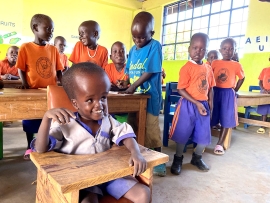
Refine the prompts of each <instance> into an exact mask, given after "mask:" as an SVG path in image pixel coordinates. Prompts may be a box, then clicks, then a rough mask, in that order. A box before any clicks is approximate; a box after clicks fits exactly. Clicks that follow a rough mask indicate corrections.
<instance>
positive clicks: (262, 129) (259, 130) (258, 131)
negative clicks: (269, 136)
mask: <svg viewBox="0 0 270 203" xmlns="http://www.w3.org/2000/svg"><path fill="white" fill-rule="evenodd" d="M257 133H258V134H264V133H265V129H264V128H259V129H258V130H257Z"/></svg>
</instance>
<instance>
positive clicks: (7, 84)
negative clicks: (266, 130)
mask: <svg viewBox="0 0 270 203" xmlns="http://www.w3.org/2000/svg"><path fill="white" fill-rule="evenodd" d="M3 82H4V88H15V87H18V86H21V85H22V81H21V80H3Z"/></svg>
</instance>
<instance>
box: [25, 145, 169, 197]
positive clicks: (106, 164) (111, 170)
mask: <svg viewBox="0 0 270 203" xmlns="http://www.w3.org/2000/svg"><path fill="white" fill-rule="evenodd" d="M139 147H140V151H141V153H142V155H143V157H144V158H145V160H146V161H147V168H152V167H154V166H157V165H159V164H162V163H165V162H168V161H169V156H168V155H166V154H163V153H160V152H156V151H153V150H151V149H148V148H145V147H143V146H141V145H139ZM30 157H31V160H32V161H33V163H34V164H35V165H36V167H37V168H38V169H40V170H42V171H45V172H46V173H47V174H48V178H49V179H50V181H52V182H53V184H54V185H58V187H59V189H60V190H61V191H62V193H68V192H71V191H74V190H78V189H83V188H87V187H90V186H93V185H97V184H101V183H104V182H108V181H110V180H114V179H116V178H119V177H124V176H127V175H130V174H132V173H133V166H129V164H128V161H129V158H130V152H129V151H128V150H127V148H126V147H125V146H121V147H118V146H116V147H113V148H111V149H110V150H107V151H105V152H102V153H98V154H92V155H67V154H60V153H57V152H47V153H42V154H38V153H37V152H33V153H31V155H30Z"/></svg>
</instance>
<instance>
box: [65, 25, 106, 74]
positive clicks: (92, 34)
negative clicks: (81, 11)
mask: <svg viewBox="0 0 270 203" xmlns="http://www.w3.org/2000/svg"><path fill="white" fill-rule="evenodd" d="M99 37H100V26H99V24H98V23H97V22H96V21H93V20H88V21H84V22H82V24H81V25H80V26H79V39H80V41H79V42H77V43H76V44H75V47H74V49H73V51H72V53H71V55H70V57H69V60H70V61H71V62H72V63H80V62H92V63H95V64H97V65H99V66H100V67H102V68H103V69H104V68H105V66H106V65H107V64H108V51H107V49H106V48H105V47H103V46H101V45H99V44H98V43H97V41H98V40H99Z"/></svg>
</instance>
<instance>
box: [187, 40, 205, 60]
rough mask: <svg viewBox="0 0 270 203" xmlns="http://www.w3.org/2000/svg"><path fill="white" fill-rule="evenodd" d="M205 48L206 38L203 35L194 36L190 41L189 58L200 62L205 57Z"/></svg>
mask: <svg viewBox="0 0 270 203" xmlns="http://www.w3.org/2000/svg"><path fill="white" fill-rule="evenodd" d="M206 48H207V40H205V39H203V37H196V38H194V39H192V41H191V42H190V46H189V47H188V53H189V56H190V58H191V59H192V60H193V61H195V62H196V63H197V64H202V59H203V58H204V57H205V53H206Z"/></svg>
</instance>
